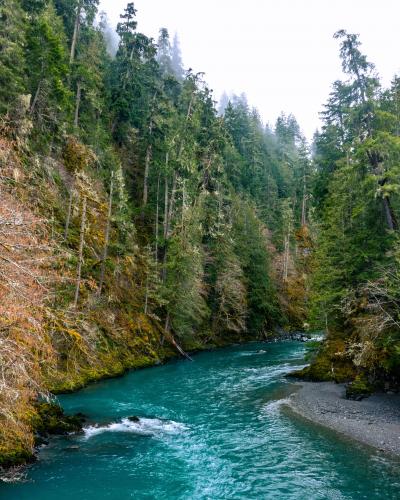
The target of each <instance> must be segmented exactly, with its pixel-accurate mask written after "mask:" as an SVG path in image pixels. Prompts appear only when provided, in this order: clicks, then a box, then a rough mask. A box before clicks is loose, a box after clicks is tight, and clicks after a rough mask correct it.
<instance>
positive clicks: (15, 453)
mask: <svg viewBox="0 0 400 500" xmlns="http://www.w3.org/2000/svg"><path fill="white" fill-rule="evenodd" d="M34 458H35V456H34V454H33V452H32V450H31V449H27V448H25V447H24V446H23V445H22V444H19V443H9V445H8V446H1V445H0V467H4V468H8V467H14V466H16V465H21V464H25V463H27V462H31V461H32V460H34Z"/></svg>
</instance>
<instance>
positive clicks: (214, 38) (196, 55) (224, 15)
mask: <svg viewBox="0 0 400 500" xmlns="http://www.w3.org/2000/svg"><path fill="white" fill-rule="evenodd" d="M100 2H101V9H103V10H105V11H106V12H107V13H108V15H109V18H110V21H112V23H113V24H116V23H117V22H118V17H119V14H120V13H121V12H122V11H123V9H124V7H125V6H126V4H127V0H100ZM134 3H135V7H136V9H137V11H138V13H137V19H138V29H139V30H140V31H142V32H143V33H145V34H146V35H148V36H152V37H154V38H157V34H158V30H159V28H160V27H164V26H165V27H166V28H168V30H169V31H170V33H171V38H172V36H173V34H174V32H177V33H178V35H179V37H180V41H181V48H182V55H183V60H184V64H185V67H191V68H193V70H195V71H204V72H205V73H206V76H205V78H206V81H207V82H208V83H209V85H210V87H211V88H212V89H214V93H215V97H216V99H217V100H218V99H219V97H220V95H221V93H222V92H223V91H224V90H226V91H227V92H228V93H229V92H234V93H236V94H240V93H241V92H245V93H246V95H247V97H248V101H249V103H250V104H251V105H252V106H255V107H256V108H258V110H259V111H260V113H261V116H262V118H263V120H264V121H265V122H269V123H272V124H273V123H274V122H275V119H276V117H277V116H278V115H279V114H280V112H281V111H284V112H286V113H290V112H291V113H293V114H294V115H295V116H296V118H297V120H298V121H299V123H300V126H301V128H302V130H303V131H304V133H305V134H306V136H307V137H308V138H311V137H312V134H313V132H314V130H315V129H316V128H317V127H318V126H319V119H318V113H319V111H321V109H322V105H323V103H324V102H325V101H326V99H327V96H328V94H329V91H330V86H331V84H332V82H333V81H334V80H335V79H338V78H341V77H342V75H341V66H340V61H339V57H338V41H337V40H334V39H333V37H332V35H333V33H334V32H335V31H337V30H338V29H346V30H347V31H349V32H353V33H359V34H360V35H361V41H362V43H363V46H362V50H363V51H364V52H365V53H366V54H367V56H368V58H369V60H370V61H371V62H373V63H375V65H376V67H377V70H378V72H379V74H380V75H381V77H382V80H383V82H384V84H385V85H387V84H389V83H390V80H391V78H392V77H393V75H394V74H395V73H400V50H399V49H400V0H380V1H378V0H246V1H244V2H243V1H239V0H201V1H200V0H197V1H194V0H136V1H135V2H134Z"/></svg>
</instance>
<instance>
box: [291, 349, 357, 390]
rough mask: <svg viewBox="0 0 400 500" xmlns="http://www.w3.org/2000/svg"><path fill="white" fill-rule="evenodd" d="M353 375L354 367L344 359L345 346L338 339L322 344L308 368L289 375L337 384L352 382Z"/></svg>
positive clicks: (354, 373) (346, 358) (348, 360)
mask: <svg viewBox="0 0 400 500" xmlns="http://www.w3.org/2000/svg"><path fill="white" fill-rule="evenodd" d="M355 375H356V372H355V367H354V365H353V363H352V361H351V360H350V359H349V358H348V357H346V353H345V344H344V342H343V341H341V340H340V339H335V340H328V341H326V342H324V343H323V344H322V345H321V348H320V349H319V350H318V352H317V353H316V354H315V355H314V356H313V358H312V360H311V364H310V365H309V366H306V367H305V368H303V369H302V370H299V371H297V372H292V373H291V374H290V376H291V377H298V378H302V379H304V380H310V381H313V382H326V381H329V380H332V381H334V382H337V383H342V382H348V381H349V380H353V379H354V377H355Z"/></svg>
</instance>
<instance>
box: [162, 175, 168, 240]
mask: <svg viewBox="0 0 400 500" xmlns="http://www.w3.org/2000/svg"><path fill="white" fill-rule="evenodd" d="M163 223H164V239H166V237H167V224H168V176H167V174H165V193H164V221H163Z"/></svg>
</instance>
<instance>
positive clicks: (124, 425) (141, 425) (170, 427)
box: [83, 418, 187, 439]
mask: <svg viewBox="0 0 400 500" xmlns="http://www.w3.org/2000/svg"><path fill="white" fill-rule="evenodd" d="M186 429H187V427H186V425H184V424H182V423H179V422H174V421H173V420H161V419H159V418H140V419H139V420H138V421H137V422H136V421H133V420H130V419H129V418H123V419H122V420H120V421H119V422H111V423H110V424H108V425H103V426H101V425H91V426H88V427H85V428H84V429H83V430H84V433H85V438H86V439H89V438H91V437H93V436H96V435H98V434H103V433H104V432H132V433H134V434H140V435H142V436H154V435H159V434H178V433H180V432H182V431H184V430H186Z"/></svg>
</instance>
